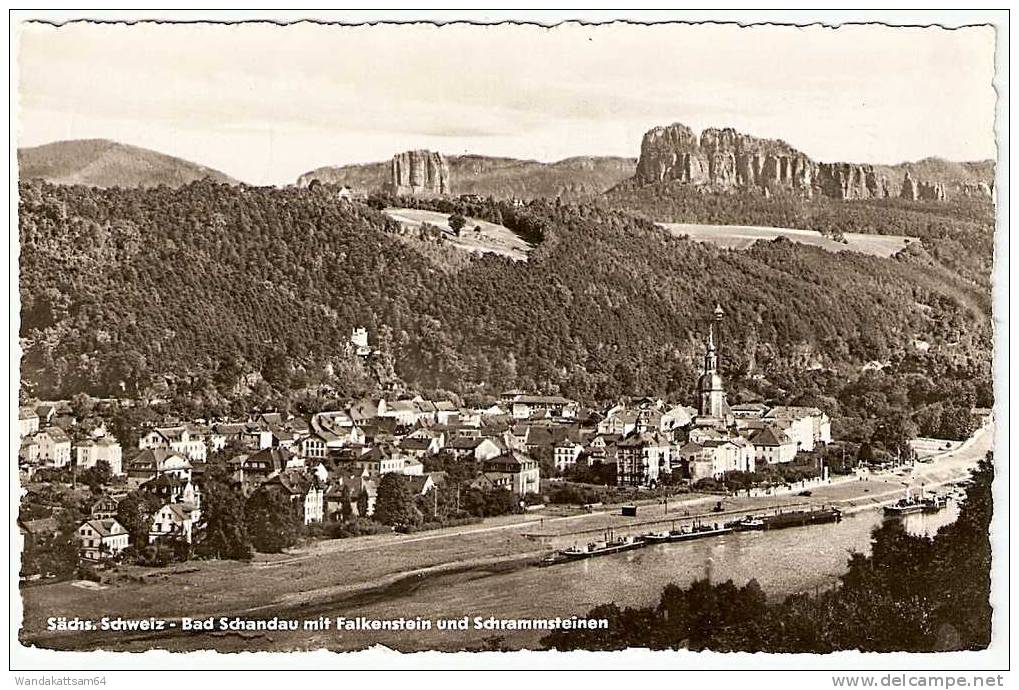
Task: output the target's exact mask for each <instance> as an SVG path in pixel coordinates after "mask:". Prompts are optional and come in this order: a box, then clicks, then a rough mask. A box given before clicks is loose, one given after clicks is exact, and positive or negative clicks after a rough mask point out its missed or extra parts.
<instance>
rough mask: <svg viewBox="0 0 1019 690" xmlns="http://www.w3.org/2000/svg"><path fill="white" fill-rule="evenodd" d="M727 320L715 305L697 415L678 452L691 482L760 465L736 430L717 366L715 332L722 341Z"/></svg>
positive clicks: (749, 444) (743, 470)
mask: <svg viewBox="0 0 1019 690" xmlns="http://www.w3.org/2000/svg"><path fill="white" fill-rule="evenodd" d="M724 318H725V312H724V311H723V310H722V307H721V305H718V306H716V307H715V311H714V320H713V321H712V323H711V324H710V325H709V326H708V341H707V345H706V347H705V350H704V371H703V373H702V374H701V377H700V379H699V380H698V381H697V415H696V416H695V417H694V418H693V424H692V425H691V428H690V431H689V436H688V438H687V443H686V444H685V445H684V446H683V447H682V448H680V449H679V452H678V453H677V455H678V459H679V461H680V463H681V464H682V466H683V468H684V470H685V473H686V474H687V476H688V478H689V479H690V481H691V482H696V481H698V480H699V479H704V478H706V477H714V478H717V477H720V476H721V475H723V474H725V473H726V472H735V471H740V472H753V471H754V470H755V469H756V465H757V461H756V459H757V453H756V451H755V449H754V445H753V444H752V443H750V441H749V440H747V439H746V438H744V437H743V436H742V435H741V434H740V433H739V430H738V429H737V423H736V419H735V417H734V416H733V414H732V410H731V408H730V407H729V401H728V400H727V398H726V392H725V382H724V381H723V379H722V374H721V373H720V370H719V366H718V344H717V342H716V329H717V331H718V335H719V338H720V336H721V328H722V321H723V319H724Z"/></svg>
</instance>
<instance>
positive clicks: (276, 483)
mask: <svg viewBox="0 0 1019 690" xmlns="http://www.w3.org/2000/svg"><path fill="white" fill-rule="evenodd" d="M317 484H318V482H317V480H316V479H315V478H314V477H313V476H309V475H307V474H305V473H304V472H302V471H301V470H286V471H284V472H280V473H279V474H277V475H276V476H275V477H273V478H272V479H270V480H268V481H267V482H265V483H264V484H263V485H262V486H264V487H268V488H281V489H283V490H284V491H286V492H287V493H288V494H290V495H291V496H303V495H305V494H307V493H308V492H309V491H310V490H311V489H312V488H313V487H315V486H316V485H317Z"/></svg>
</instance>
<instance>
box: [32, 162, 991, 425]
mask: <svg viewBox="0 0 1019 690" xmlns="http://www.w3.org/2000/svg"><path fill="white" fill-rule="evenodd" d="M20 191H21V203H20V227H19V230H20V237H21V260H20V266H21V300H22V323H21V338H22V347H23V348H24V357H23V362H22V381H23V384H24V386H23V388H24V390H25V392H26V394H31V395H36V396H39V397H44V398H52V397H58V396H63V397H67V396H70V395H73V394H74V393H76V392H79V391H87V392H89V393H92V394H96V395H117V394H127V395H138V396H144V397H164V398H168V399H174V398H176V399H179V400H181V401H183V402H186V404H187V405H188V406H189V407H190V408H191V409H193V411H195V412H198V413H209V414H215V413H217V412H220V411H222V410H223V409H224V405H226V404H227V403H229V402H231V401H233V402H235V403H236V402H238V401H241V402H242V403H243V404H244V405H258V406H266V407H286V406H291V405H293V404H295V403H301V404H309V405H312V406H313V405H314V404H315V402H314V398H315V396H316V395H320V394H321V391H323V390H328V391H329V394H330V395H335V396H348V395H364V394H376V393H381V392H386V393H387V394H392V393H394V392H396V393H399V392H405V391H410V390H416V391H421V392H426V393H427V392H431V391H435V390H442V391H448V392H451V393H455V394H459V395H461V396H464V397H466V398H484V397H486V396H491V395H492V394H495V393H497V392H498V391H499V390H502V389H504V388H505V387H509V386H519V387H524V388H528V389H534V390H537V391H543V392H549V393H562V394H564V395H568V396H572V397H575V398H577V399H580V400H582V401H584V402H586V403H589V404H598V403H600V402H603V401H606V400H609V399H615V398H617V397H619V396H623V395H642V394H651V395H659V396H663V397H668V398H670V399H674V400H684V401H690V400H691V395H692V392H693V386H694V384H695V381H696V377H697V373H698V371H697V369H698V367H699V357H700V354H701V351H702V348H703V338H704V334H705V330H706V328H707V320H708V319H709V318H710V314H711V310H712V309H713V308H714V306H715V304H716V303H720V304H722V305H723V306H724V308H725V310H726V312H727V316H726V321H725V324H724V326H723V328H722V344H721V347H722V356H723V362H724V367H725V374H726V376H727V379H728V381H729V386H730V391H731V395H730V397H731V398H732V399H733V400H736V401H738V400H751V399H767V400H771V401H775V402H810V403H811V404H819V405H822V406H824V407H825V408H826V409H828V410H829V411H830V412H831V413H832V414H833V416H835V417H836V421H837V422H838V424H841V425H842V428H843V429H845V430H852V433H851V434H849V435H851V436H852V437H855V438H861V439H864V440H866V439H867V438H869V436H868V434H873V433H874V432H876V431H877V430H878V429H879V428H886V427H887V426H888V420H889V419H896V420H898V421H897V422H896V423H897V424H898V425H899V426H900V427H901V426H903V425H905V426H906V430H907V431H908V430H913V427H916V429H918V430H919V431H921V432H925V431H926V432H930V433H934V432H935V431H937V430H938V429H939V428H940V425H942V423H943V422H945V423H949V424H956V425H957V426H958V424H963V422H962V421H960V415H961V414H962V411H963V410H964V409H965V410H967V411H968V409H969V406H970V405H987V404H989V403H990V400H991V389H990V383H989V382H990V352H991V343H992V328H991V320H990V295H989V291H988V290H987V289H986V277H985V276H984V273H983V271H984V268H981V267H980V265H979V262H978V261H976V259H974V258H973V257H980V261H986V265H987V267H989V265H990V256H989V251H990V250H989V247H990V244H991V242H992V237H993V224H992V223H990V221H989V220H987V219H986V218H984V217H983V216H980V215H979V214H978V213H977V212H976V210H972V209H971V211H972V213H962V211H964V210H965V209H961V208H960V215H959V216H951V215H944V216H937V215H936V214H934V213H933V212H929V213H928V212H926V211H925V212H923V213H921V214H920V215H919V216H918V218H919V220H917V221H916V222H917V223H920V224H930V223H934V224H936V223H939V222H943V223H945V225H946V227H950V228H959V233H960V238H961V239H960V241H964V242H965V244H966V248H965V251H963V250H959V251H957V252H955V253H954V256H953V258H952V259H951V260H949V259H943V258H939V255H938V252H939V251H940V250H939V249H938V248H939V247H940V246H941V245H940V244H938V242H934V243H933V244H931V243H928V241H927V236H926V235H925V234H924V232H925V231H924V230H923V228H920V227H908V228H907V227H901V223H905V220H906V219H908V218H912V216H910V215H908V214H907V213H906V211H903V212H902V214H899V215H896V213H892V212H889V217H890V218H901V219H902V220H901V223H900V221H896V223H899V224H890V225H889V228H890V230H894V231H896V232H904V233H905V234H914V235H920V236H921V237H924V238H925V240H924V244H923V246H922V247H920V246H916V247H912V248H910V249H909V250H906V251H905V252H903V253H902V254H900V255H899V256H897V257H895V258H892V259H880V258H875V257H870V256H864V255H860V254H853V253H849V252H842V253H839V254H835V255H833V254H828V253H825V252H823V251H822V250H819V249H816V248H811V247H806V246H802V245H796V244H793V243H791V242H789V241H787V240H776V241H773V242H766V243H765V242H762V243H758V244H757V245H755V246H754V247H752V248H751V249H749V250H746V251H731V250H723V249H719V248H716V247H713V246H710V245H706V244H698V243H695V242H692V241H690V240H688V239H685V238H675V237H671V236H669V235H668V234H667V233H665V232H662V231H661V230H659V229H658V228H657V227H656V226H654V225H653V224H652V223H651V222H649V221H647V220H645V219H643V218H641V217H639V216H638V215H635V214H633V213H631V212H627V211H618V210H615V209H612V208H609V207H608V205H607V202H599V203H594V204H585V205H565V204H562V203H561V202H555V203H552V202H543V201H536V202H532V203H530V204H528V205H527V206H525V207H523V208H513V207H512V206H510V205H508V204H498V203H495V202H486V204H485V205H484V207H483V208H474V209H469V210H470V211H471V212H472V214H473V215H475V216H485V217H497V220H499V221H501V222H504V223H505V224H506V225H507V226H508V227H511V228H512V229H514V230H516V231H518V232H519V233H520V234H521V235H522V236H524V237H525V238H527V239H528V240H529V241H531V242H532V243H535V244H536V245H537V246H536V247H535V249H534V251H533V252H532V253H531V254H530V256H529V259H528V261H527V262H514V261H511V260H509V259H505V258H500V257H496V256H490V255H489V256H484V257H475V258H471V259H470V260H469V261H466V262H463V261H461V262H447V261H443V260H442V256H443V254H442V251H450V252H453V251H455V250H453V249H451V248H449V247H436V245H435V243H434V242H435V241H434V240H432V241H427V242H426V241H424V240H415V239H413V238H407V237H403V236H400V235H399V234H398V227H397V226H396V224H395V223H393V222H392V221H390V220H389V219H388V218H387V217H386V216H384V215H383V214H382V213H380V212H378V211H377V210H376V209H373V208H371V207H370V206H368V205H363V204H356V203H349V202H344V201H341V200H339V199H338V198H337V197H336V195H335V194H332V193H330V192H329V190H328V189H327V188H325V186H322V187H320V188H317V189H296V188H290V189H275V188H253V187H244V186H241V187H232V186H228V185H224V184H215V183H212V182H196V183H192V184H189V185H186V186H184V187H181V188H179V189H169V188H165V187H160V188H155V189H148V190H137V189H133V190H132V189H107V190H100V189H88V188H83V187H57V186H52V185H48V184H46V183H42V182H30V183H24V184H22V186H21V190H20ZM860 208H864V206H861V207H860ZM866 208H870V206H867V207H866ZM443 210H444V209H443ZM893 210H894V209H893ZM947 210H948V209H947V208H946V212H947ZM910 213H912V211H910ZM705 220H716V221H717V220H718V219H717V218H711V219H705ZM764 220H765V219H758V220H757V221H756V222H764ZM786 224H790V223H786ZM925 227H926V226H925ZM856 229H863V228H856ZM938 232H940V231H938ZM945 232H948V231H947V230H946V231H945ZM932 233H935V231H933V230H932V231H930V232H929V233H928V234H929V235H931V236H934V235H933V234H932ZM935 234H936V233H935ZM440 241H441V240H440ZM945 241H946V242H948V240H945ZM953 241H954V240H953ZM945 246H946V247H947V246H948V245H945ZM984 249H986V250H987V252H988V254H987V255H986V256H985V255H984V253H983V252H984ZM945 251H948V250H947V249H945ZM954 262H958V265H956V264H955V263H954ZM355 326H364V327H366V328H367V329H368V331H369V333H370V336H371V340H372V344H373V346H374V347H376V348H378V351H379V353H378V355H376V356H374V357H372V358H370V359H369V360H368V361H362V360H361V359H359V358H357V357H356V356H354V355H353V354H352V353H350V352H349V349H348V348H347V347H346V343H347V341H348V338H349V336H350V332H351V329H352V328H353V327H355ZM874 362H877V363H879V366H878V368H877V369H874V367H872V366H871V367H866V368H865V365H866V364H867V363H874ZM309 398H311V399H312V400H311V401H310V402H309ZM302 401H303V402H302ZM923 413H925V414H926V416H922V414H923ZM946 420H947V421H946ZM889 433H890V432H889ZM960 433H961V432H960Z"/></svg>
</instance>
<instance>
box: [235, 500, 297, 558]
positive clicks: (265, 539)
mask: <svg viewBox="0 0 1019 690" xmlns="http://www.w3.org/2000/svg"><path fill="white" fill-rule="evenodd" d="M245 523H246V524H247V531H248V535H249V536H250V537H251V543H252V545H253V546H254V547H255V548H256V549H257V550H259V551H261V552H263V553H279V552H280V551H282V550H283V549H286V548H289V547H291V546H293V545H294V544H295V543H297V538H298V536H299V535H300V531H301V521H300V519H299V518H298V516H297V506H296V504H294V503H293V502H292V501H291V500H290V497H289V496H286V495H285V494H284V493H283V492H282V491H278V490H276V489H259V490H258V491H256V492H255V493H253V494H252V495H251V497H250V498H248V501H247V503H246V504H245Z"/></svg>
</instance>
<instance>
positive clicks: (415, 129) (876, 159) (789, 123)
mask: <svg viewBox="0 0 1019 690" xmlns="http://www.w3.org/2000/svg"><path fill="white" fill-rule="evenodd" d="M19 29H20V30H19V32H18V39H19V47H18V50H19V60H18V70H17V78H18V104H19V110H18V118H19V119H18V124H19V133H18V145H19V146H35V145H39V144H44V143H49V142H51V141H57V140H63V139H91V138H105V139H113V140H116V141H120V142H123V143H127V144H133V145H136V146H143V147H146V148H151V149H155V150H157V151H160V152H163V153H167V154H170V155H174V156H179V157H181V158H185V159H188V160H191V161H194V162H196V163H201V164H202V165H207V166H210V167H212V168H216V169H218V170H221V171H223V172H225V173H227V174H228V175H231V176H233V177H235V178H237V179H239V180H242V181H244V182H248V183H251V184H290V183H293V182H294V181H295V180H296V178H297V177H298V176H299V175H300V174H301V173H304V172H307V171H309V170H312V169H315V168H318V167H321V166H325V165H342V164H348V163H359V162H370V161H379V160H388V159H389V158H391V157H392V155H393V154H394V153H397V152H399V151H404V150H408V149H416V148H425V149H431V150H436V151H440V152H442V153H444V154H447V155H455V154H463V153H473V154H482V155H493V156H510V157H515V158H526V159H536V160H542V161H554V160H560V159H562V158H566V157H570V156H576V155H615V156H630V157H636V156H637V155H638V154H639V151H640V141H641V137H642V136H643V134H644V132H646V131H647V130H648V129H651V128H652V127H654V126H657V125H663V124H669V123H672V122H682V123H684V124H686V125H689V126H690V127H692V128H693V129H694V130H695V131H700V130H702V129H704V128H707V127H725V126H730V127H735V128H736V129H738V130H740V131H743V132H746V133H748V134H753V135H756V136H762V137H769V138H778V139H784V140H785V141H787V142H788V143H789V144H791V145H792V146H794V147H795V148H798V149H799V150H801V151H803V152H804V153H806V154H808V155H810V156H811V157H813V158H814V159H816V160H819V161H845V162H867V163H875V164H876V163H888V164H892V163H899V162H903V161H911V160H918V159H920V158H924V157H927V156H940V157H943V158H947V159H950V160H978V159H985V158H995V157H996V152H995V143H994V130H993V127H994V110H995V91H994V89H993V86H992V79H993V75H994V30H993V28H990V27H977V28H968V29H956V30H945V29H939V28H929V29H920V28H905V29H904V28H896V29H892V28H887V27H883V26H875V25H866V26H850V27H842V28H839V29H830V28H824V27H809V28H791V27H776V26H757V27H751V28H740V27H737V26H735V25H681V24H679V25H677V24H662V25H654V26H634V25H630V24H613V25H605V26H580V25H575V24H574V25H562V26H559V27H555V28H544V27H536V26H518V25H498V26H491V27H478V26H474V25H464V24H460V25H446V26H441V27H437V26H434V25H431V24H408V25H386V26H353V27H343V26H336V25H332V26H329V25H318V24H308V23H304V24H297V25H290V26H285V27H278V26H274V25H269V24H246V25H215V24H177V25H171V24H135V25H125V24H114V25H97V24H87V23H78V24H66V25H64V26H62V27H59V28H57V27H53V26H50V25H44V24H22V25H21V26H20V27H19Z"/></svg>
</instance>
